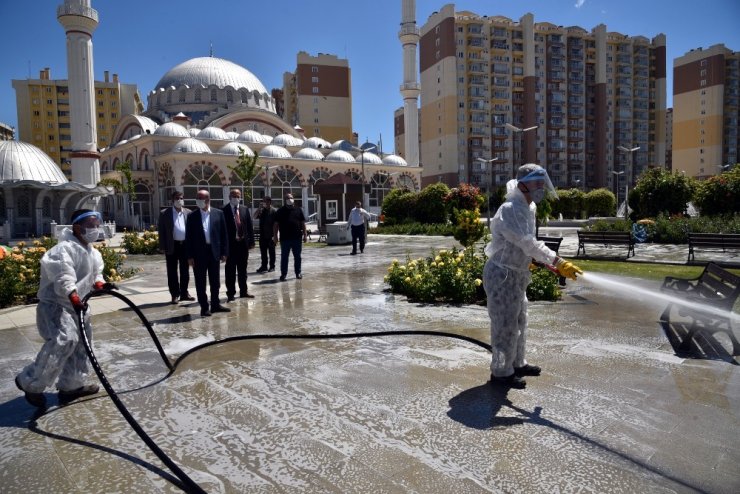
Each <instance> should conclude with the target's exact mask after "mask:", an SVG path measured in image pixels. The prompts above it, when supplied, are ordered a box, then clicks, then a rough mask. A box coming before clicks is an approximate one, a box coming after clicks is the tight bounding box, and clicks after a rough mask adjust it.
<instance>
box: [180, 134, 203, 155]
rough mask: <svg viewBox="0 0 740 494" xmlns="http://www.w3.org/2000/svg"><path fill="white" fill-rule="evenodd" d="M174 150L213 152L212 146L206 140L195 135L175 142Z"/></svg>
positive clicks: (181, 151) (182, 151)
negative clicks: (200, 139) (196, 137)
mask: <svg viewBox="0 0 740 494" xmlns="http://www.w3.org/2000/svg"><path fill="white" fill-rule="evenodd" d="M172 150H173V151H174V152H176V153H207V154H211V148H209V147H208V144H206V143H205V142H202V141H199V140H198V139H195V138H193V137H188V138H187V139H183V140H182V141H180V142H178V143H177V144H175V147H174V148H172Z"/></svg>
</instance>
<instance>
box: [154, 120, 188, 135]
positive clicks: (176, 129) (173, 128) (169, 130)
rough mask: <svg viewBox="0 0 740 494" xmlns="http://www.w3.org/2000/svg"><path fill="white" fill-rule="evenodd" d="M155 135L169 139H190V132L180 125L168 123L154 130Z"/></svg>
mask: <svg viewBox="0 0 740 494" xmlns="http://www.w3.org/2000/svg"><path fill="white" fill-rule="evenodd" d="M154 135H155V136H167V137H190V132H188V129H186V128H185V127H183V126H182V125H180V124H176V123H175V122H167V123H165V124H162V125H160V126H159V127H157V128H156V129H155V130H154Z"/></svg>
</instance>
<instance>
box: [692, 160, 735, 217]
mask: <svg viewBox="0 0 740 494" xmlns="http://www.w3.org/2000/svg"><path fill="white" fill-rule="evenodd" d="M694 206H696V207H697V208H699V210H700V211H701V214H702V215H722V214H727V213H735V212H737V211H740V166H734V167H733V168H732V169H731V170H729V171H726V172H724V173H722V174H721V175H715V176H713V177H709V178H708V179H706V180H704V181H701V182H698V183H697V187H696V192H695V193H694Z"/></svg>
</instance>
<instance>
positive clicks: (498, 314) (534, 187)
mask: <svg viewBox="0 0 740 494" xmlns="http://www.w3.org/2000/svg"><path fill="white" fill-rule="evenodd" d="M506 188H507V194H506V201H505V202H504V203H503V204H502V205H501V207H500V208H499V209H498V211H496V215H495V216H494V217H493V220H492V221H491V242H490V243H489V244H488V245H487V246H486V249H485V252H486V255H487V256H488V261H486V265H485V267H484V268H483V287H484V288H485V290H486V295H487V297H488V315H489V316H490V318H491V346H492V347H493V348H492V352H493V357H492V361H491V383H492V384H494V385H499V386H506V387H511V388H518V389H523V388H524V387H525V386H526V384H527V383H526V381H525V380H524V379H523V377H524V376H538V375H540V372H541V369H540V368H539V367H537V366H535V365H530V364H528V363H527V361H526V360H525V358H524V349H525V345H526V341H527V285H528V284H529V282H530V280H531V273H530V271H529V265H530V264H531V263H532V259H535V260H537V261H540V262H543V263H546V264H551V265H554V266H555V268H557V270H558V272H559V273H560V274H561V275H562V276H566V277H568V278H571V279H573V280H575V279H576V273H577V274H582V273H583V271H581V269H580V268H578V267H577V266H575V265H574V264H573V263H571V262H568V261H565V260H564V259H561V258H559V257H558V256H557V255H556V254H555V252H553V251H552V250H550V249H548V248H547V247H546V246H545V243H544V242H542V241H538V240H537V236H536V224H535V213H536V210H537V207H536V204H537V203H538V202H540V201H542V199H544V198H545V196H546V195H548V194H549V195H550V196H552V197H557V195H556V194H555V189H554V188H553V186H552V182H550V177H548V175H547V171H546V170H545V169H544V168H542V167H541V166H539V165H535V164H527V165H523V166H521V167H520V168H519V170H518V171H517V178H516V179H514V180H510V181H509V182H508V183H507V184H506Z"/></svg>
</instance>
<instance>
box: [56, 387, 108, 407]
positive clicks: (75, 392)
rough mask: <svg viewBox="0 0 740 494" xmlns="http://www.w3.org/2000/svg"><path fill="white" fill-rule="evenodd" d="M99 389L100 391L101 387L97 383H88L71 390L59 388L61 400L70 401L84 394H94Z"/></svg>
mask: <svg viewBox="0 0 740 494" xmlns="http://www.w3.org/2000/svg"><path fill="white" fill-rule="evenodd" d="M98 391H100V388H99V387H98V385H97V384H87V385H85V386H80V387H79V388H76V389H70V390H61V389H60V390H59V401H61V402H63V403H64V402H68V401H72V400H76V399H77V398H82V397H83V396H88V395H94V394H96V393H97V392H98Z"/></svg>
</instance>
